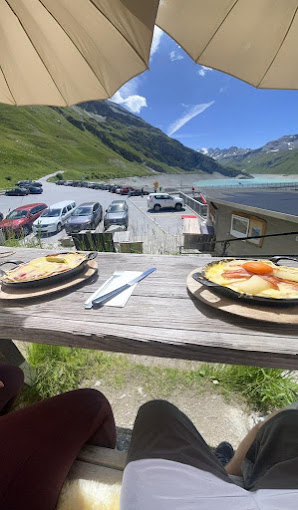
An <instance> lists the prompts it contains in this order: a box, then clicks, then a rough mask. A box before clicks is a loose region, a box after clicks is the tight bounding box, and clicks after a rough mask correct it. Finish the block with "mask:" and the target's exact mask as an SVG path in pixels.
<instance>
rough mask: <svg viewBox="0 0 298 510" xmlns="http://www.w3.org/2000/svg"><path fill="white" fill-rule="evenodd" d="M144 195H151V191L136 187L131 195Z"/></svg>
mask: <svg viewBox="0 0 298 510" xmlns="http://www.w3.org/2000/svg"><path fill="white" fill-rule="evenodd" d="M142 195H149V191H145V190H141V189H134V190H132V191H131V192H130V196H131V197H140V196H142Z"/></svg>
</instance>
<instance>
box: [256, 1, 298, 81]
mask: <svg viewBox="0 0 298 510" xmlns="http://www.w3.org/2000/svg"><path fill="white" fill-rule="evenodd" d="M297 12H298V7H296V9H295V12H294V14H293V16H292V19H291V23H290V24H289V26H288V30H287V31H286V33H285V35H284V37H283V38H282V41H281V43H280V45H279V47H278V49H277V51H276V53H275V55H274V57H273V59H272V60H271V62H270V64H269V66H268V67H267V69H266V71H265V73H264V74H263V76H262V78H261V79H260V81H259V83H258V84H257V88H259V87H260V85H261V83H262V81H263V80H264V78H265V76H266V74H267V73H268V71H269V69H270V67H271V66H272V65H273V62H274V60H275V59H276V57H277V55H278V53H279V51H280V49H281V47H282V45H283V43H284V42H285V40H286V37H287V35H288V33H289V31H290V30H291V27H292V25H293V23H294V19H295V17H296V14H297Z"/></svg>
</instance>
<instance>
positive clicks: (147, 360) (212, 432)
mask: <svg viewBox="0 0 298 510" xmlns="http://www.w3.org/2000/svg"><path fill="white" fill-rule="evenodd" d="M128 358H129V360H130V362H134V363H137V364H140V363H141V364H142V365H145V366H147V367H152V366H155V367H164V368H176V369H180V370H192V369H198V363H197V362H192V361H183V360H169V359H163V358H151V357H149V356H135V355H131V356H128ZM93 387H94V388H96V389H99V390H100V391H102V392H103V393H104V394H105V395H106V396H107V398H108V399H109V401H110V402H111V405H112V408H113V410H114V414H115V419H116V423H117V425H118V426H119V427H126V428H132V426H133V423H134V420H135V417H136V414H137V410H138V408H139V407H140V406H141V405H142V404H144V403H145V402H148V401H149V400H152V399H158V398H160V394H159V391H158V388H157V389H156V388H155V387H154V386H153V387H152V386H151V385H149V386H147V385H146V384H142V383H138V381H136V380H134V381H132V382H131V383H130V382H126V383H124V384H120V387H111V385H110V384H109V381H108V380H107V381H105V380H104V379H100V380H98V381H96V382H95V384H94V385H93ZM166 398H167V400H168V401H170V402H172V403H173V404H175V405H176V406H177V407H179V408H180V409H181V410H182V411H183V412H185V414H187V416H189V418H190V419H191V420H192V421H193V423H194V424H195V426H196V427H197V429H198V430H199V431H200V432H201V434H202V435H203V437H204V439H205V440H206V441H207V443H208V444H209V445H210V446H216V445H217V444H218V443H220V442H221V441H223V440H226V441H229V442H230V443H232V445H233V446H234V447H237V445H238V444H239V442H240V441H241V439H242V438H243V437H244V436H245V435H246V433H247V431H248V430H249V429H250V428H251V427H252V426H253V424H254V423H255V420H256V416H255V415H254V414H253V413H252V412H251V410H250V409H248V408H247V406H246V405H244V404H243V403H241V402H236V401H233V402H228V401H227V400H226V398H225V396H224V395H222V394H220V393H218V392H217V391H216V389H215V388H214V387H213V385H212V383H211V384H209V385H206V387H204V388H203V389H202V391H200V392H198V391H197V390H194V389H192V388H189V389H183V390H182V389H180V388H175V387H173V388H172V389H171V390H170V393H169V395H167V397H166Z"/></svg>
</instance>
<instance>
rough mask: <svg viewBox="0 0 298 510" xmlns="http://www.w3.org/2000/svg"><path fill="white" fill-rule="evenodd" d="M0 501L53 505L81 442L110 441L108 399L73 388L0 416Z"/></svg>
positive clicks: (9, 509)
mask: <svg viewBox="0 0 298 510" xmlns="http://www.w3.org/2000/svg"><path fill="white" fill-rule="evenodd" d="M0 437H1V441H0V459H1V463H0V507H1V508H5V510H18V509H21V508H22V509H23V508H28V509H29V508H30V510H40V509H41V508H42V509H43V510H54V509H55V507H56V504H57V500H58V497H59V494H60V490H61V488H62V485H63V483H64V480H65V478H66V476H67V473H68V471H69V469H70V467H71V465H72V463H73V461H74V460H75V458H76V456H77V454H78V452H79V451H80V449H81V448H82V446H83V444H84V443H85V442H87V441H90V442H92V443H93V444H96V445H98V446H105V447H109V448H114V447H115V442H116V431H115V422H114V418H113V413H112V410H111V407H110V404H109V402H108V401H107V399H106V398H105V397H104V395H102V394H101V393H99V392H97V391H95V390H76V391H73V392H69V393H65V394H63V395H59V396H57V397H54V398H51V399H48V400H45V401H43V402H39V403H37V404H35V405H33V406H30V407H28V408H25V409H22V410H20V411H16V412H15V413H11V414H8V415H6V416H3V417H1V418H0Z"/></svg>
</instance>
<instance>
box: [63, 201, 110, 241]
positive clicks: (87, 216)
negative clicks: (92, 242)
mask: <svg viewBox="0 0 298 510" xmlns="http://www.w3.org/2000/svg"><path fill="white" fill-rule="evenodd" d="M101 220H102V207H101V205H100V203H99V202H85V203H83V204H81V205H79V206H78V207H76V209H75V210H74V211H73V212H72V214H71V216H70V218H69V219H68V220H67V222H66V223H65V230H66V232H67V233H68V234H71V233H73V232H80V230H94V229H95V228H96V227H97V225H98V224H99V223H100V222H101Z"/></svg>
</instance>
